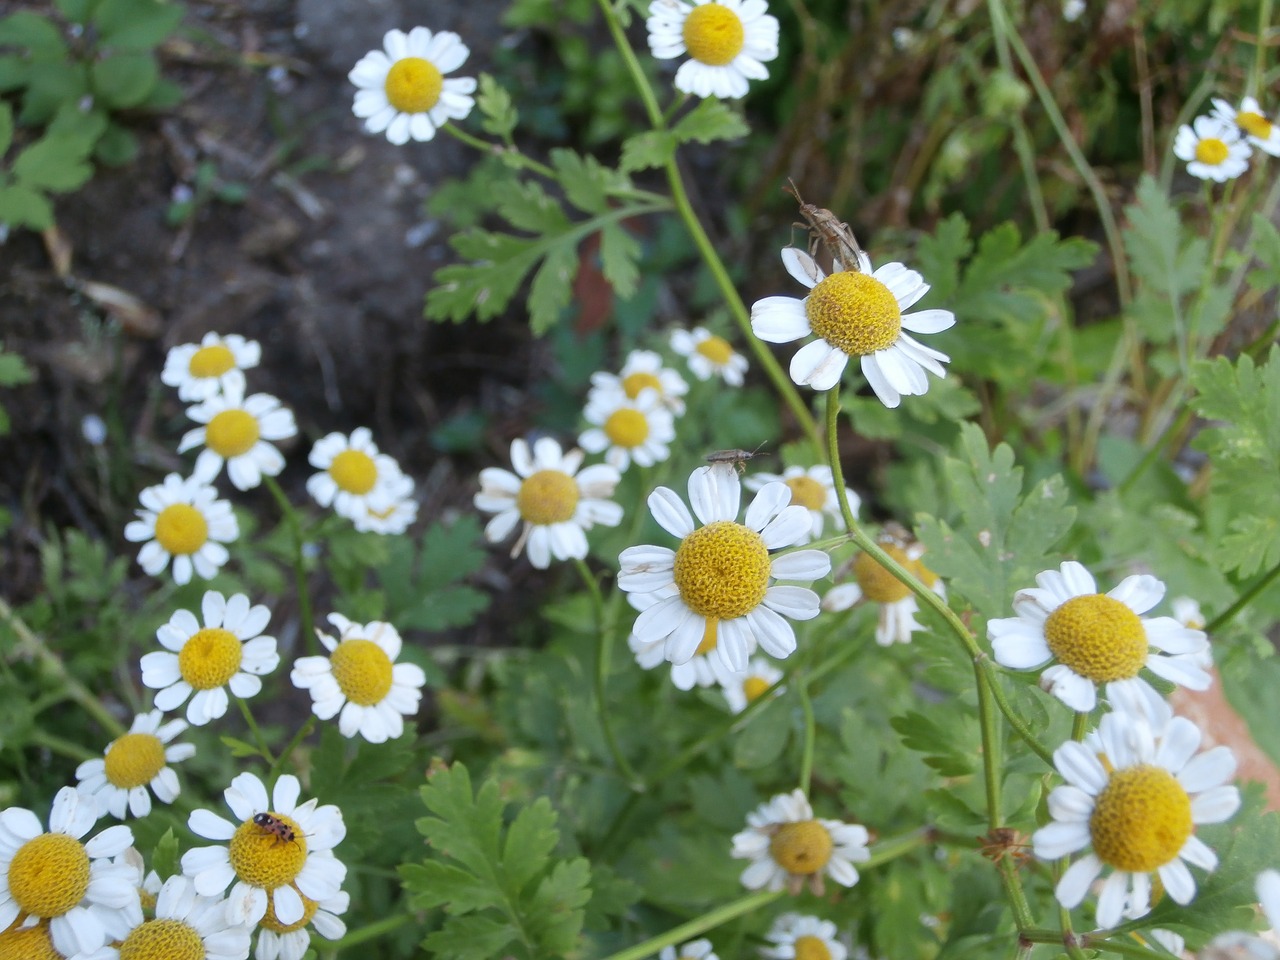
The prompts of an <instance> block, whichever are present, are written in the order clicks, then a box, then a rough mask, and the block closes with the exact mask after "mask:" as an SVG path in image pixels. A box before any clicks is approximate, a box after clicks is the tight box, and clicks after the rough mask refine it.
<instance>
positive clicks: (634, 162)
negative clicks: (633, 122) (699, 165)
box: [619, 130, 679, 173]
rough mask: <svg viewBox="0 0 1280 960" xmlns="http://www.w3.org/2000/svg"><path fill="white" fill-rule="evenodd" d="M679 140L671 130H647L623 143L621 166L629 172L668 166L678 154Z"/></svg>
mask: <svg viewBox="0 0 1280 960" xmlns="http://www.w3.org/2000/svg"><path fill="white" fill-rule="evenodd" d="M678 143H679V140H678V139H677V138H676V135H675V134H674V133H672V132H671V131H670V130H646V131H645V132H644V133H638V134H636V135H635V136H633V137H628V138H627V139H626V140H624V141H623V143H622V163H621V164H620V165H619V166H620V168H621V169H622V170H624V171H626V172H627V173H631V172H633V171H635V170H648V169H650V168H651V167H663V166H666V164H667V161H668V160H670V159H671V158H672V157H674V156H675V154H676V145H677V144H678Z"/></svg>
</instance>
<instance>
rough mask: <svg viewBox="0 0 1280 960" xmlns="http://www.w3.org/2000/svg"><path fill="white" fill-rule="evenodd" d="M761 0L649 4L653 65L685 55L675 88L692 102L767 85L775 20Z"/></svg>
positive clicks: (774, 46)
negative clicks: (751, 83)
mask: <svg viewBox="0 0 1280 960" xmlns="http://www.w3.org/2000/svg"><path fill="white" fill-rule="evenodd" d="M768 9H769V6H768V4H767V3H766V2H765V0H692V2H691V3H686V2H684V0H654V2H653V3H651V4H649V19H648V20H647V21H646V22H645V25H646V26H647V27H648V28H649V50H650V51H651V52H652V53H653V55H654V57H656V58H657V59H659V60H671V59H674V58H675V57H680V56H683V55H684V54H686V53H687V54H688V55H689V59H688V60H686V61H685V62H684V63H682V64H680V69H678V70H677V71H676V79H675V87H676V89H677V90H679V91H681V92H682V93H691V94H693V95H694V96H695V97H719V98H720V99H722V100H726V99H735V100H736V99H737V98H739V97H744V96H746V93H747V81H748V80H767V79H768V77H769V70H768V68H767V67H765V63H767V62H768V61H770V60H773V59H774V58H775V57H777V55H778V21H777V18H775V17H772V16H770V15H769V14H768V12H767V11H768Z"/></svg>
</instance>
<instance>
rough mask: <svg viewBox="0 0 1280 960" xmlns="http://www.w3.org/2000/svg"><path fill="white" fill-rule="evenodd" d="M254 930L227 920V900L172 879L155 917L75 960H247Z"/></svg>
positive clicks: (180, 878) (162, 889)
mask: <svg viewBox="0 0 1280 960" xmlns="http://www.w3.org/2000/svg"><path fill="white" fill-rule="evenodd" d="M249 946H250V943H249V930H248V929H247V928H246V927H244V926H241V925H239V924H235V923H232V922H231V921H230V920H228V919H227V902H226V901H225V900H223V899H221V898H216V897H202V896H200V895H199V894H197V893H196V891H195V887H194V886H193V885H192V883H191V881H190V880H188V879H187V878H186V877H183V876H173V877H170V878H169V879H168V880H166V881H165V882H164V885H163V886H161V887H160V891H159V893H158V894H157V895H156V905H155V916H154V918H152V919H150V920H144V919H143V918H142V915H141V914H139V915H138V919H137V922H136V923H135V924H134V925H133V926H132V928H131V929H130V930H129V932H128V933H127V934H125V935H124V936H123V937H121V938H120V942H119V943H117V944H114V945H110V946H103V947H100V948H99V949H98V950H95V951H94V952H93V953H89V954H81V955H79V956H78V957H77V958H76V960H122V958H123V960H187V958H191V960H195V958H199V960H244V958H246V957H248V956H249Z"/></svg>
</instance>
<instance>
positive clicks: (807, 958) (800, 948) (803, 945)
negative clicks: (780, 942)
mask: <svg viewBox="0 0 1280 960" xmlns="http://www.w3.org/2000/svg"><path fill="white" fill-rule="evenodd" d="M795 948H796V960H831V951H830V950H828V949H827V945H826V944H825V943H823V942H822V938H821V937H815V936H814V935H813V934H811V933H806V934H805V935H804V936H803V937H796V942H795Z"/></svg>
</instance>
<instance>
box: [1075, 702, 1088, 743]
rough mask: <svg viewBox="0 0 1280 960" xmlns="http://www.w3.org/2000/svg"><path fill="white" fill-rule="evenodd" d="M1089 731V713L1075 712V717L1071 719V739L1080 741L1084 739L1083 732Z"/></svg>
mask: <svg viewBox="0 0 1280 960" xmlns="http://www.w3.org/2000/svg"><path fill="white" fill-rule="evenodd" d="M1088 729H1089V711H1087V710H1077V711H1076V713H1075V716H1074V717H1072V718H1071V739H1072V740H1076V741H1080V740H1083V739H1084V734H1085V731H1086V730H1088Z"/></svg>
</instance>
